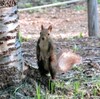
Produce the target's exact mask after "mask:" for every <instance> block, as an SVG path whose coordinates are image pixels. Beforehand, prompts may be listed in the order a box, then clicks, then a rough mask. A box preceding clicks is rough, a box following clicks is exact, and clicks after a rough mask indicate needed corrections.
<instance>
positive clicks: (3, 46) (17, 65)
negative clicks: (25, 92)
mask: <svg viewBox="0 0 100 99" xmlns="http://www.w3.org/2000/svg"><path fill="white" fill-rule="evenodd" d="M7 1H8V2H9V4H7V5H5V3H7ZM3 2H4V4H3ZM10 3H12V4H10ZM1 4H3V6H5V7H3V6H2V7H1V8H0V89H2V88H4V87H8V86H12V85H15V84H17V83H19V82H20V81H21V74H22V66H23V60H22V54H21V44H20V41H19V39H18V32H19V31H18V30H19V25H18V14H17V6H16V5H15V0H1V1H0V5H1ZM6 6H7V7H6ZM10 6H12V7H10Z"/></svg>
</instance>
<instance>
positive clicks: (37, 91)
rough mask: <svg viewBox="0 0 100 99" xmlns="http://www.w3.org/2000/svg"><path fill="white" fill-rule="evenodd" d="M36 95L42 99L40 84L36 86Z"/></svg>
mask: <svg viewBox="0 0 100 99" xmlns="http://www.w3.org/2000/svg"><path fill="white" fill-rule="evenodd" d="M36 96H37V99H41V91H40V85H38V86H37V88H36Z"/></svg>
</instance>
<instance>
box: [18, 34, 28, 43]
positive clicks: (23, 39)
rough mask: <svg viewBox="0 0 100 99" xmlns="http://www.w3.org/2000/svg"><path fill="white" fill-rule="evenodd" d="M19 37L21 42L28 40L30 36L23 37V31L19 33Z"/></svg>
mask: <svg viewBox="0 0 100 99" xmlns="http://www.w3.org/2000/svg"><path fill="white" fill-rule="evenodd" d="M18 38H19V41H20V42H25V41H28V38H23V37H22V34H21V32H19V33H18Z"/></svg>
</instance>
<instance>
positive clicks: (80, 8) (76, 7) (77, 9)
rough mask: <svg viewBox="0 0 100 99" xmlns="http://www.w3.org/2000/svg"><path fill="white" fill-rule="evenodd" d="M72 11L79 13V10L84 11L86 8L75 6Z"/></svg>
mask: <svg viewBox="0 0 100 99" xmlns="http://www.w3.org/2000/svg"><path fill="white" fill-rule="evenodd" d="M74 9H75V10H76V11H81V10H85V9H86V7H84V6H82V5H77V6H75V7H74Z"/></svg>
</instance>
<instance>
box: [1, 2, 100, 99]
mask: <svg viewBox="0 0 100 99" xmlns="http://www.w3.org/2000/svg"><path fill="white" fill-rule="evenodd" d="M98 10H99V16H100V9H98ZM19 18H20V19H19V23H20V33H21V36H22V37H23V38H24V40H26V41H22V50H23V56H24V60H25V65H26V68H28V69H26V70H25V72H24V74H25V75H26V78H25V80H24V81H23V84H22V85H21V86H19V87H18V88H17V89H16V90H15V95H14V96H12V98H11V99H15V98H14V97H16V99H100V38H95V37H91V38H90V37H88V28H87V27H88V25H87V8H86V4H85V3H77V4H71V5H68V6H61V7H52V8H45V9H40V10H38V11H28V12H20V13H19ZM99 23H100V20H99ZM41 24H43V25H44V27H46V28H47V27H48V26H49V25H52V27H53V30H52V33H51V35H52V38H53V39H54V42H55V43H54V44H55V45H56V46H57V48H56V51H57V52H59V51H60V50H61V49H63V48H67V49H72V50H74V51H76V53H78V54H79V55H80V56H82V58H83V63H82V64H80V65H77V66H73V67H72V69H71V70H70V71H69V72H67V73H65V74H61V75H57V81H54V82H52V84H50V83H49V77H44V78H42V77H41V76H40V74H39V72H38V70H37V64H36V41H37V39H38V37H39V32H40V30H41ZM53 84H54V85H53ZM50 85H51V87H52V88H51V89H50V88H49V87H50ZM54 90H55V91H54ZM50 91H51V92H50ZM2 99H3V98H2Z"/></svg>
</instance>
